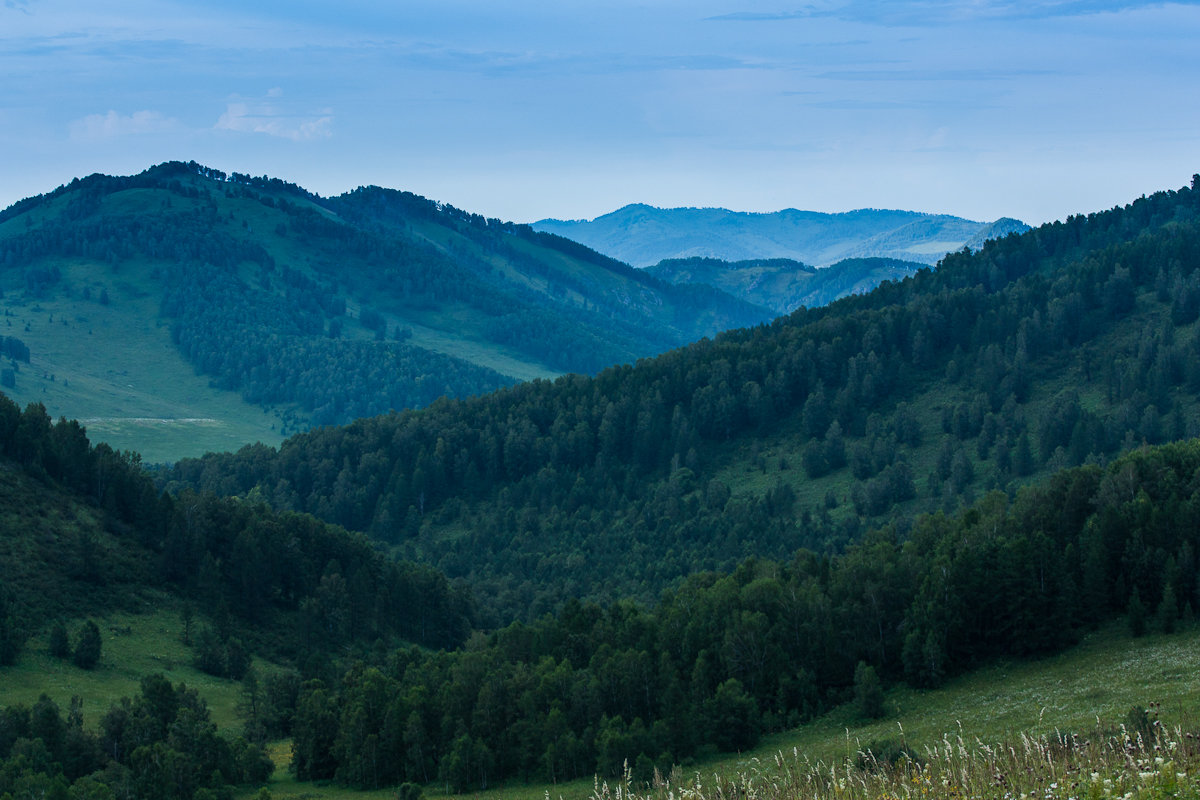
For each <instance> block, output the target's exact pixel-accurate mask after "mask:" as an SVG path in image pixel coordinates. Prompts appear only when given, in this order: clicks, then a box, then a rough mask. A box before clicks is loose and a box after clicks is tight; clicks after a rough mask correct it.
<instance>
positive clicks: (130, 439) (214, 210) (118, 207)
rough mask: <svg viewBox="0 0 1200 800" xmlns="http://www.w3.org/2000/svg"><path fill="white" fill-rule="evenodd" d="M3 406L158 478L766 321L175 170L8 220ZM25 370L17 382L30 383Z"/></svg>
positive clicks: (536, 241) (416, 212) (438, 221)
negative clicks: (127, 455)
mask: <svg viewBox="0 0 1200 800" xmlns="http://www.w3.org/2000/svg"><path fill="white" fill-rule="evenodd" d="M0 290H2V291H3V300H2V301H0V302H2V303H3V307H4V314H5V324H6V325H7V327H6V328H4V329H3V332H4V333H6V334H7V335H10V336H15V337H16V338H18V339H19V340H20V342H21V343H22V345H23V346H25V347H27V348H28V350H29V360H28V361H27V362H25V363H23V364H18V365H17V368H15V369H14V371H13V373H12V374H11V375H10V378H9V379H8V380H7V381H6V382H5V390H6V391H8V392H9V393H10V394H11V395H12V396H13V397H14V398H16V399H17V400H18V401H19V402H22V403H25V402H30V401H37V402H42V403H44V404H45V405H46V407H47V408H48V410H49V412H50V413H51V414H52V415H53V416H56V417H57V416H59V415H64V416H68V417H75V418H80V419H83V420H85V422H86V424H87V425H88V427H89V429H90V430H91V431H92V432H93V434H97V435H100V436H101V437H102V438H104V439H106V440H107V441H109V442H110V443H112V444H113V445H114V446H116V447H118V448H120V449H124V448H131V449H137V450H138V451H139V452H141V453H142V454H143V456H145V457H146V458H147V459H149V460H151V461H160V460H173V459H174V458H177V457H179V456H181V455H186V454H194V455H199V454H200V453H202V452H204V451H205V450H209V449H212V450H226V449H236V448H237V447H239V446H241V445H242V444H246V443H249V442H254V441H257V440H261V441H266V442H270V443H278V442H279V441H281V440H282V438H283V437H284V436H285V435H286V434H288V433H292V432H295V431H297V430H304V429H307V428H309V427H311V426H313V425H327V424H332V423H343V422H348V421H349V420H351V419H354V418H356V417H360V416H369V415H374V414H380V413H384V412H387V411H388V410H389V409H404V408H411V407H419V406H422V405H425V404H427V403H429V402H431V401H433V400H434V399H436V398H438V397H440V396H443V395H448V396H451V397H455V396H458V397H461V396H467V395H472V394H480V393H484V392H487V391H490V390H493V389H496V388H498V387H501V386H505V385H510V384H512V383H515V382H516V381H518V380H528V379H531V378H537V377H551V376H554V375H557V374H561V373H563V372H582V373H593V372H596V371H597V370H599V369H602V368H604V367H606V366H610V365H612V364H616V363H624V362H632V361H634V360H636V359H638V358H641V357H644V356H648V355H653V354H655V353H658V352H661V351H663V350H665V349H668V348H670V347H673V346H678V345H680V344H683V343H685V342H688V341H692V340H694V339H697V338H700V337H703V336H707V335H712V334H715V333H716V332H718V331H720V330H724V329H726V328H729V327H737V326H742V325H747V324H753V323H756V322H759V321H762V320H763V319H765V318H766V316H767V312H765V311H764V310H762V309H759V308H755V307H752V306H750V305H748V304H746V303H743V302H741V301H737V300H734V299H733V298H731V297H728V296H726V295H723V294H722V293H720V292H718V291H715V290H712V289H707V288H703V287H674V286H671V285H669V284H664V283H661V282H659V281H656V280H654V279H653V278H651V277H650V276H648V275H646V274H644V273H641V272H639V271H636V270H633V269H631V268H630V267H628V266H626V265H624V264H620V263H618V262H615V261H613V260H612V259H609V258H606V257H604V256H600V255H599V254H597V253H594V252H592V251H590V250H587V249H586V248H584V247H581V246H579V245H577V244H575V243H573V242H569V241H567V240H565V239H560V238H558V237H554V236H550V235H548V234H541V233H536V232H534V231H532V230H531V229H529V228H528V227H525V226H516V225H512V224H508V223H501V222H500V221H499V220H488V219H484V218H482V217H480V216H478V215H473V214H469V213H466V212H463V211H460V210H458V209H455V208H453V207H450V206H445V205H441V204H438V203H434V202H432V201H429V200H426V199H424V198H421V197H417V196H415V195H411V194H408V193H404V192H399V191H393V190H387V189H380V188H377V187H369V188H362V189H358V190H356V191H354V192H350V193H348V194H346V195H343V196H340V197H335V198H321V197H318V196H316V195H313V194H311V193H309V192H306V191H304V190H303V189H301V188H300V187H297V186H294V185H292V184H288V183H285V182H283V181H280V180H277V179H269V178H252V177H250V176H247V175H238V174H234V175H226V174H224V173H222V172H220V171H217V170H212V169H208V168H206V167H202V166H200V165H197V164H194V163H191V164H182V163H169V164H162V165H159V166H157V167H153V168H151V169H149V170H147V171H146V172H143V173H141V174H139V175H135V176H130V177H108V176H102V175H93V176H90V177H88V178H85V179H81V180H76V181H73V182H72V183H71V184H69V185H67V186H64V187H60V188H59V189H58V190H55V191H54V192H51V193H49V194H46V195H41V196H38V197H34V198H30V199H28V200H24V201H21V202H19V203H17V204H15V205H14V206H12V207H11V208H9V209H7V210H5V211H3V212H0ZM22 367H23V369H22Z"/></svg>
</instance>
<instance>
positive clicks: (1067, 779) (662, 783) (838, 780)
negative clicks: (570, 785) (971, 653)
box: [591, 720, 1200, 800]
mask: <svg viewBox="0 0 1200 800" xmlns="http://www.w3.org/2000/svg"><path fill="white" fill-rule="evenodd" d="M1148 722H1149V724H1147V725H1144V726H1139V727H1127V726H1126V725H1121V726H1119V727H1118V728H1116V729H1107V730H1105V729H1103V728H1101V727H1100V726H1099V725H1097V728H1096V730H1095V731H1093V732H1092V733H1090V734H1089V735H1087V736H1081V735H1078V734H1074V733H1056V734H1053V735H1047V736H1041V737H1034V736H1029V735H1024V734H1023V735H1021V736H1019V737H1018V738H1016V739H1014V740H1010V741H1007V742H1003V743H999V744H991V745H989V744H985V743H984V742H982V741H980V740H979V739H974V740H970V741H968V739H967V738H964V735H963V734H962V733H961V731H960V733H959V734H958V735H957V736H949V735H947V736H944V737H943V738H942V740H941V741H940V742H938V743H936V744H934V745H932V746H928V747H926V748H925V749H924V750H922V751H920V752H915V751H912V750H909V749H908V748H906V747H904V746H903V743H902V740H901V745H900V747H898V748H897V747H895V745H894V744H891V745H886V746H884V747H882V748H880V747H875V748H863V749H860V750H858V751H857V752H855V753H854V754H853V756H850V757H847V758H845V759H843V760H842V761H841V762H840V763H824V762H820V761H818V762H812V761H810V760H808V759H807V758H806V757H804V756H803V755H801V754H800V752H799V751H798V750H793V751H792V752H791V753H790V754H789V753H783V752H779V753H776V755H775V757H774V759H772V760H771V761H769V762H766V763H764V762H762V761H760V760H758V759H753V760H752V761H751V762H750V764H749V765H748V767H747V768H745V769H743V770H741V771H739V772H738V773H736V774H734V775H732V776H721V775H713V776H712V777H711V779H705V778H703V777H702V776H701V775H700V774H699V773H696V774H694V775H693V776H691V777H686V776H685V775H684V774H683V773H682V772H681V771H680V770H679V769H678V768H676V769H675V770H674V771H672V773H671V775H670V776H669V777H663V776H662V775H659V774H656V775H655V778H654V781H653V783H652V784H650V785H643V786H642V787H638V786H637V785H636V784H635V783H634V782H633V780H632V775H631V773H629V772H628V771H627V772H626V775H625V778H624V780H623V781H621V782H619V783H616V784H613V785H610V784H608V783H607V782H599V781H597V782H596V784H595V787H594V789H593V792H592V798H591V800H925V798H949V800H968V799H969V800H1165V798H1178V799H1179V800H1197V799H1198V798H1200V739H1198V738H1197V736H1196V734H1194V733H1191V732H1184V730H1183V728H1182V727H1174V728H1168V727H1166V726H1164V725H1161V724H1159V723H1158V722H1157V721H1154V720H1149V721H1148Z"/></svg>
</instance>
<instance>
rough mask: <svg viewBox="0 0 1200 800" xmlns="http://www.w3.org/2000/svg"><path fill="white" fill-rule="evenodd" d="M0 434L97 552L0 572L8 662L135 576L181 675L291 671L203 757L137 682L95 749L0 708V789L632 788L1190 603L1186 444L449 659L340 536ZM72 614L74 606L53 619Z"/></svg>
mask: <svg viewBox="0 0 1200 800" xmlns="http://www.w3.org/2000/svg"><path fill="white" fill-rule="evenodd" d="M0 423H2V424H0V448H2V452H3V455H4V457H5V458H6V459H7V460H8V461H9V463H10V464H13V465H14V467H17V468H18V469H19V470H20V471H21V473H23V474H24V475H25V476H26V480H28V481H30V482H31V483H30V486H35V487H37V491H38V492H43V493H44V492H51V493H53V492H58V493H63V494H67V495H70V496H71V497H72V498H75V500H74V501H73V502H80V503H84V504H86V505H87V507H89V508H94V509H96V511H97V512H98V513H100V514H102V515H103V516H104V517H105V519H106V521H105V522H104V524H103V525H102V526H101V527H102V531H103V533H99V532H88V531H86V530H84V531H81V532H80V533H79V534H78V535H77V536H75V537H74V540H73V541H63V542H57V543H56V544H55V546H57V547H60V548H62V550H61V551H58V552H45V553H44V554H43V560H42V561H40V562H31V561H30V559H29V557H28V555H25V556H23V557H14V554H13V553H12V552H11V551H10V554H9V556H10V557H8V558H6V559H5V560H4V570H5V572H4V586H5V592H4V593H3V594H4V598H3V602H2V603H0V605H2V606H3V607H0V644H3V645H4V650H3V653H4V654H5V657H6V660H7V662H8V663H11V662H12V661H13V660H15V659H16V658H17V657H19V654H20V644H21V641H22V638H23V634H24V633H25V632H27V631H30V630H33V629H36V628H38V627H40V625H42V624H44V623H45V622H46V621H48V620H49V619H50V618H51V617H53V616H56V615H61V614H64V613H70V610H71V608H70V607H68V606H71V604H73V603H77V602H85V603H87V604H89V605H91V607H92V608H93V609H94V610H95V611H98V612H99V611H102V610H103V608H104V607H105V606H106V605H111V604H112V603H119V602H120V597H121V596H122V595H121V592H122V586H121V585H122V583H124V584H125V586H124V587H123V591H125V592H127V593H129V592H136V591H138V590H139V589H141V590H144V589H145V586H146V585H152V584H153V583H154V580H155V579H154V578H151V577H149V575H152V574H156V573H157V574H159V575H160V576H161V577H160V578H158V581H160V582H161V583H160V585H162V586H163V587H166V588H168V589H170V590H171V591H173V592H176V593H178V594H179V595H180V596H182V597H184V598H189V599H191V600H192V601H193V602H195V603H196V604H197V607H200V608H204V609H208V610H210V613H207V614H205V615H204V622H203V623H202V624H201V625H200V627H199V628H198V630H197V632H196V634H195V637H194V638H195V645H194V646H195V650H196V657H197V663H198V664H199V665H201V666H202V667H204V668H208V669H211V670H212V671H215V672H217V673H218V674H224V675H228V676H230V677H234V678H238V677H241V675H240V674H239V673H238V672H235V671H234V670H235V669H237V668H236V667H235V656H234V653H235V651H236V652H246V648H248V647H249V648H253V649H254V650H255V651H256V652H260V653H269V654H271V655H273V656H274V657H275V658H277V659H282V660H284V661H289V662H291V663H294V664H296V666H295V667H294V668H293V671H291V672H286V673H280V674H277V675H274V676H272V677H271V678H270V679H269V680H267V681H263V682H259V681H258V680H257V679H254V680H253V681H252V682H251V679H250V678H247V681H248V682H247V683H246V684H245V686H244V691H245V692H246V694H247V697H248V698H250V699H248V700H247V702H246V703H245V709H244V716H245V735H244V736H241V737H233V738H230V737H223V736H218V735H217V733H216V731H215V728H214V726H213V725H212V723H211V721H210V719H209V717H208V713H207V710H206V708H205V707H204V704H203V702H202V701H200V700H199V698H198V697H197V696H196V694H195V692H194V691H192V690H188V689H187V687H185V686H182V685H178V686H172V685H171V684H170V683H169V682H167V681H166V680H165V679H163V678H161V676H149V677H147V678H145V679H144V680H143V681H142V686H141V692H140V695H139V696H136V697H133V698H127V699H125V700H122V701H121V702H119V703H118V704H116V705H114V706H113V707H112V708H111V710H110V711H109V712H107V713H106V714H105V715H104V717H103V719H102V720H101V721H100V724H99V726H98V727H97V726H92V727H88V728H85V727H84V726H83V721H82V718H81V715H80V713H79V711H78V709H77V708H76V707H75V706H74V705H73V707H72V709H71V710H70V711H69V713H68V714H67V715H66V718H65V719H64V718H63V715H62V712H61V709H59V708H58V707H57V706H56V705H55V704H54V703H53V701H51V700H50V699H49V698H45V697H43V698H42V699H41V700H39V701H38V702H37V703H36V704H35V705H34V706H33V707H32V708H25V707H21V706H14V707H10V708H6V709H4V710H3V711H0V714H3V715H4V716H3V719H4V725H3V726H2V728H0V730H2V731H3V736H2V737H0V789H2V790H4V791H13V790H23V789H25V788H27V787H33V789H34V790H35V791H36V790H38V789H40V788H46V789H47V790H48V791H49V790H51V789H53V790H54V791H63V790H65V789H66V787H67V786H72V787H73V791H75V792H77V793H78V792H84V791H93V792H98V793H99V794H94V795H92V794H89V795H86V796H98V797H103V796H109V795H108V794H106V793H105V792H104V791H103V790H102V789H100V788H99V787H100V786H104V787H108V788H109V789H112V790H113V791H120V792H122V795H123V796H129V797H151V796H158V797H161V796H164V795H163V794H162V792H163V791H165V790H164V788H163V787H169V793H168V795H166V796H171V797H179V798H190V797H205V798H207V797H211V796H222V793H224V792H227V791H228V789H229V787H230V786H232V785H237V784H245V783H255V782H261V781H262V780H263V779H264V777H265V775H266V774H268V771H269V762H268V761H266V760H265V758H264V756H263V755H262V751H261V749H260V746H259V744H257V742H261V741H263V740H264V739H267V738H274V737H278V736H290V737H291V738H292V741H293V757H292V767H293V769H294V770H295V772H296V774H297V776H298V777H299V778H301V779H303V780H317V779H335V780H337V781H338V782H339V783H342V784H346V785H349V786H354V787H360V788H368V787H377V786H386V785H395V784H399V783H403V782H407V783H412V784H425V783H430V782H433V781H438V782H439V783H442V784H444V785H446V786H448V787H450V788H451V789H453V790H455V791H463V790H467V789H472V788H484V787H487V786H489V785H492V784H494V783H497V782H500V781H504V780H507V779H513V778H516V779H522V780H528V779H541V780H550V781H559V780H566V779H570V778H574V777H579V776H586V775H590V774H593V773H599V774H602V775H617V774H619V773H620V771H621V770H622V767H623V765H624V764H625V763H626V762H627V761H628V763H629V764H630V765H631V766H632V768H633V769H634V770H635V773H636V775H637V776H639V777H640V778H648V777H649V776H650V773H651V772H652V770H653V769H654V768H655V767H656V766H657V767H663V766H666V765H669V764H672V763H677V762H679V761H681V760H687V759H689V758H692V757H695V756H696V755H698V754H701V753H703V752H706V751H712V750H721V751H733V750H743V749H746V748H748V747H751V746H753V745H754V743H755V742H757V741H758V738H759V737H760V736H761V735H762V734H763V733H764V732H768V731H774V730H780V729H782V728H785V727H790V726H794V725H797V724H801V723H803V722H804V721H805V720H807V719H810V718H811V717H813V716H814V715H817V714H820V713H822V712H823V711H824V710H826V709H828V708H830V707H832V706H833V705H836V704H839V703H842V702H845V701H846V700H847V699H849V698H850V697H851V696H852V695H853V693H854V692H855V691H856V689H858V688H859V686H861V685H862V684H865V683H871V684H874V682H876V681H879V680H882V681H884V682H885V683H887V682H893V681H898V680H905V681H908V682H909V683H911V684H913V685H918V686H930V685H936V684H938V683H940V682H941V681H942V680H944V679H945V678H946V677H948V676H951V675H954V674H956V673H958V672H961V671H962V670H964V669H967V668H970V667H972V666H976V665H978V664H980V663H984V662H986V661H987V660H988V659H990V658H993V657H996V656H1001V655H1003V656H1008V657H1021V656H1026V655H1033V654H1039V653H1047V652H1053V651H1055V650H1057V649H1060V648H1062V647H1064V646H1066V645H1067V644H1070V643H1072V642H1073V641H1074V640H1075V639H1076V638H1077V637H1078V635H1079V634H1080V633H1081V632H1083V631H1085V630H1087V629H1089V628H1090V627H1092V626H1095V625H1097V624H1099V623H1102V622H1105V621H1107V620H1109V619H1112V618H1113V617H1114V616H1116V615H1118V614H1124V615H1126V617H1127V619H1128V622H1129V625H1130V626H1131V629H1132V630H1133V631H1134V632H1135V633H1140V632H1142V631H1145V630H1148V629H1152V628H1153V629H1157V630H1163V631H1170V630H1172V629H1173V628H1174V627H1175V626H1177V625H1180V624H1188V623H1190V621H1191V620H1193V619H1194V612H1195V608H1196V605H1197V604H1198V603H1200V581H1198V573H1197V570H1198V569H1200V563H1198V561H1197V555H1196V554H1197V548H1198V547H1200V541H1197V531H1200V501H1198V500H1197V498H1200V491H1198V488H1200V487H1197V486H1196V482H1197V480H1200V478H1198V477H1197V476H1200V442H1198V441H1194V440H1193V441H1188V442H1184V443H1177V444H1171V445H1162V446H1158V447H1146V448H1140V449H1137V450H1135V451H1133V452H1131V453H1129V454H1126V455H1124V456H1122V457H1120V458H1118V459H1116V460H1114V461H1113V462H1112V463H1111V464H1109V465H1108V466H1107V467H1105V468H1101V467H1098V466H1095V465H1090V466H1082V467H1076V468H1073V469H1068V470H1064V471H1061V472H1059V473H1057V474H1055V475H1054V477H1053V478H1051V479H1050V480H1048V481H1045V482H1042V483H1040V484H1038V485H1035V486H1031V487H1027V488H1024V489H1021V490H1019V491H1018V492H1017V493H1016V494H1015V496H1012V497H1010V496H1009V495H1008V494H1006V493H1004V492H999V491H997V492H992V493H989V494H988V495H986V496H985V497H983V498H981V499H980V500H979V501H977V502H976V503H974V504H973V505H971V506H970V507H968V508H965V509H963V510H961V511H959V512H958V513H956V514H954V515H946V514H943V513H941V512H938V513H936V514H933V515H925V516H921V517H919V518H917V519H916V520H915V521H910V522H897V523H894V524H891V525H887V526H883V527H880V528H875V529H872V530H871V531H870V532H869V533H868V534H867V535H866V536H865V537H864V538H862V539H861V540H860V541H858V542H856V543H854V544H851V545H849V546H848V547H846V548H845V550H844V551H843V552H841V553H839V554H834V555H823V554H818V553H816V552H813V551H811V550H807V549H800V550H797V551H796V552H795V553H793V554H792V555H791V556H790V557H789V558H787V559H784V560H769V559H762V558H750V559H747V560H745V561H743V562H742V563H740V564H739V565H738V566H737V568H736V569H734V570H733V571H731V572H728V573H718V572H701V573H696V574H693V575H691V576H689V577H688V578H687V579H686V580H684V581H682V582H681V583H678V584H677V585H675V586H673V587H672V588H670V589H669V590H667V591H665V592H664V593H663V594H662V595H661V597H660V598H659V600H658V602H656V603H654V604H649V605H647V604H640V603H635V602H631V601H628V600H617V601H614V602H607V603H603V604H600V603H596V602H581V601H579V600H570V601H568V602H567V603H565V604H564V605H563V607H562V608H560V609H559V610H558V611H556V612H555V613H553V614H546V615H543V616H540V617H539V618H537V619H534V620H532V621H530V622H527V623H526V622H514V623H512V624H510V625H507V626H505V627H503V628H501V629H498V630H495V631H493V632H491V633H487V632H476V633H473V634H471V635H470V636H469V637H468V635H467V633H468V629H469V627H470V626H471V625H472V616H471V601H470V599H469V597H467V596H465V595H461V594H456V592H461V590H455V589H453V588H451V587H450V586H449V584H448V583H447V582H446V581H445V579H444V578H442V577H441V576H439V575H437V574H436V573H434V572H433V571H431V570H429V569H428V568H422V567H416V566H412V565H401V564H395V563H392V562H388V561H384V560H383V559H381V557H380V556H379V555H378V554H377V553H375V552H374V551H373V550H371V549H370V548H369V547H367V546H366V544H365V542H364V540H363V539H362V538H361V537H356V536H354V535H351V534H347V533H346V532H345V531H343V530H340V529H336V528H333V527H330V526H328V525H325V524H323V523H320V522H317V521H316V520H314V519H312V518H311V517H308V516H301V515H296V514H290V513H287V514H282V515H280V514H278V513H276V512H271V511H268V510H267V509H266V508H265V506H263V505H262V504H261V503H258V502H256V501H255V500H253V499H252V498H246V499H218V498H216V497H213V496H212V495H194V494H190V493H186V492H185V493H183V494H181V495H179V496H178V497H172V496H170V495H166V494H162V495H159V494H156V493H155V491H154V490H153V487H152V485H151V483H150V481H149V478H148V477H147V476H146V475H145V474H143V473H142V472H141V471H140V470H139V469H138V467H137V459H136V457H132V456H130V455H128V454H120V455H118V454H113V453H111V451H109V450H107V448H105V446H103V445H101V446H99V447H95V448H93V447H91V446H90V445H89V443H88V441H87V439H86V436H84V435H83V432H82V429H81V428H80V427H79V426H78V424H77V423H73V422H67V421H65V420H60V421H59V422H58V423H56V424H53V425H51V424H50V422H49V420H48V418H46V417H45V414H44V411H43V410H42V409H41V408H40V407H38V406H36V405H31V406H30V407H28V408H27V409H26V410H25V411H23V412H22V411H18V410H17V409H15V407H13V406H12V405H11V403H6V402H5V401H0ZM59 502H61V501H59ZM26 505H32V504H29V503H26ZM30 511H31V513H36V512H37V509H36V508H31V509H30ZM101 537H104V538H101ZM107 537H112V541H111V543H110V542H109V541H107ZM42 538H44V537H42ZM61 538H64V539H65V538H67V537H61ZM22 546H25V545H24V544H22ZM72 552H74V553H75V554H76V557H64V554H70V553H72ZM80 552H82V553H83V554H84V555H85V556H86V557H85V558H81V557H78V556H79V553H80ZM139 553H140V554H142V555H140V556H139V555H138V554H139ZM197 559H198V560H197ZM288 559H291V560H290V561H289V560H288ZM147 560H152V561H153V566H152V568H151V569H150V570H147V569H146V566H147V565H146V564H145V563H144V562H145V561H147ZM322 562H323V566H322ZM81 568H82V569H85V570H92V571H93V572H92V574H91V575H90V576H89V575H85V574H79V573H78V572H77V570H78V569H81ZM122 570H129V571H130V574H128V575H126V574H124V573H123V572H122ZM139 570H140V571H139ZM35 581H40V583H37V582H35ZM143 582H144V584H143ZM56 583H57V585H56ZM68 585H69V586H71V587H72V588H69V589H67V595H66V596H64V597H62V598H59V599H55V598H56V596H57V595H58V594H59V587H60V586H68ZM35 586H36V587H39V589H40V590H39V589H35ZM47 587H49V590H48V591H47V590H46V588H47ZM79 591H83V592H85V593H88V594H89V599H88V600H84V601H81V600H80V599H79V597H78V596H75V597H71V596H70V592H75V593H76V594H77V593H78V592H79ZM56 603H66V604H67V605H55V604H56ZM71 607H73V606H71ZM238 636H245V637H246V642H247V643H248V644H247V645H243V644H242V643H241V640H240V639H239V638H237V637H238ZM405 640H407V641H408V642H412V643H413V644H407V645H404V644H402V643H403V642H404V641H405ZM214 644H215V645H216V646H217V647H218V653H217V655H216V657H215V665H214V666H212V667H209V666H207V665H208V664H210V663H211V659H213V656H212V654H211V653H209V652H207V651H206V648H209V647H212V646H214ZM418 645H420V646H418ZM241 663H242V664H243V666H242V667H241V672H242V673H244V672H245V666H244V664H245V661H244V660H243V661H242V662H241ZM164 763H171V764H172V765H173V766H172V767H171V768H169V769H166V771H164V769H165V768H164ZM155 792H158V793H157V794H156V793H155ZM212 793H216V794H215V795H214V794H212Z"/></svg>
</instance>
